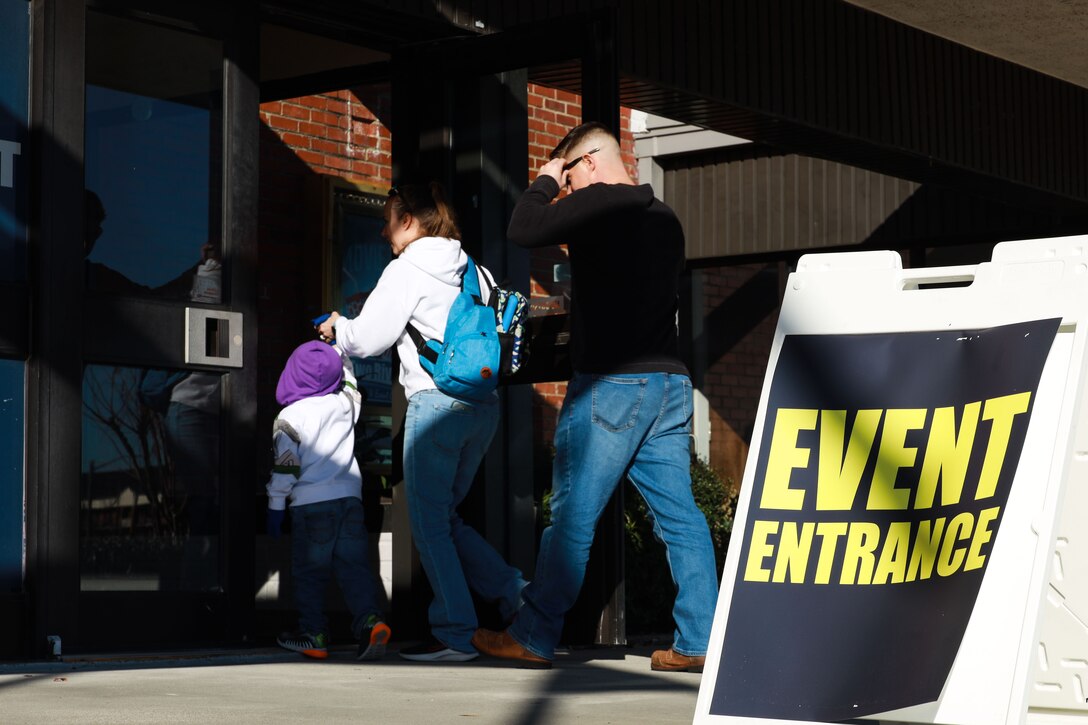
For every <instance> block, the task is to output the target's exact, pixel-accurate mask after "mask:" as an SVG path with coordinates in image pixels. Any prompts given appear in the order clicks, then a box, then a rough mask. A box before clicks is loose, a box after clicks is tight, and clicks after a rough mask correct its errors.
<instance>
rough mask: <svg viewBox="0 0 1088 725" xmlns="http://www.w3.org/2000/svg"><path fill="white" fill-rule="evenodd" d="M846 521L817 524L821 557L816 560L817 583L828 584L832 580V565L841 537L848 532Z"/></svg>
mask: <svg viewBox="0 0 1088 725" xmlns="http://www.w3.org/2000/svg"><path fill="white" fill-rule="evenodd" d="M846 528H847V525H846V524H845V523H841V522H840V523H827V522H824V523H820V524H817V525H816V535H817V536H819V537H820V558H819V560H818V561H817V562H816V583H817V584H827V583H829V582H830V581H831V566H832V565H833V564H834V563H835V550H836V549H837V548H838V546H839V538H840V537H841V536H843V535H844V534H845V533H846Z"/></svg>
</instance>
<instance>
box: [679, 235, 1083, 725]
mask: <svg viewBox="0 0 1088 725" xmlns="http://www.w3.org/2000/svg"><path fill="white" fill-rule="evenodd" d="M1055 318H1057V319H1060V322H1057V323H1056V324H1057V328H1056V334H1054V337H1053V342H1052V344H1051V345H1050V347H1049V350H1046V351H1045V352H1044V354H1045V364H1044V365H1043V368H1042V372H1041V377H1040V378H1039V380H1038V388H1037V390H1036V391H1035V395H1034V400H1033V408H1032V411H1031V415H1030V422H1029V424H1028V425H1027V428H1026V433H1025V434H1023V436H1022V438H1023V444H1022V445H1023V447H1022V449H1021V452H1020V457H1019V465H1018V466H1017V467H1016V468H1015V471H1016V472H1015V477H1014V478H1012V482H1011V486H1010V487H1009V489H1008V499H1007V502H1006V503H1005V506H1004V510H1003V513H1002V519H1001V523H1000V529H999V530H998V531H997V535H996V537H995V538H994V540H993V542H992V548H991V549H990V550H989V558H988V561H987V562H986V565H985V568H984V575H982V576H981V584H980V585H978V592H977V596H976V597H975V601H974V604H973V607H972V608H971V609H970V613H969V619H968V620H967V623H966V626H965V628H963V629H962V640H961V641H960V643H959V646H958V649H957V650H956V651H955V657H954V662H953V663H952V665H951V668H950V670H949V672H948V675H947V678H946V679H945V680H944V684H943V687H942V688H940V691H939V692H940V694H939V696H938V697H936V698H935V699H933V700H932V701H929V702H919V703H917V704H913V705H910V706H908V707H902V708H899V709H896V710H893V711H885V712H879V713H868V714H866V715H864V717H866V718H867V719H872V720H878V721H882V722H919V723H945V724H957V725H959V724H962V725H991V724H998V723H1004V724H1006V725H1008V724H1012V723H1024V722H1026V721H1027V720H1028V711H1029V705H1031V704H1037V705H1039V706H1042V707H1045V708H1047V709H1046V711H1045V712H1046V713H1050V715H1047V714H1044V711H1043V710H1039V715H1038V716H1036V715H1034V714H1033V716H1032V719H1033V720H1038V721H1039V722H1050V720H1047V719H1046V718H1047V717H1050V716H1051V715H1053V716H1054V717H1058V718H1059V720H1060V721H1061V722H1088V704H1086V702H1088V701H1086V699H1085V693H1084V692H1083V689H1084V685H1085V682H1084V681H1083V679H1082V678H1085V677H1088V628H1086V627H1085V623H1088V587H1086V585H1085V579H1086V578H1088V572H1086V571H1074V570H1072V569H1071V567H1069V566H1068V565H1067V566H1065V567H1061V566H1058V567H1056V574H1054V575H1053V576H1058V577H1059V578H1062V581H1060V582H1058V583H1057V584H1056V583H1055V582H1054V581H1050V580H1051V578H1052V572H1051V563H1052V561H1053V560H1054V557H1055V549H1056V546H1055V536H1056V532H1057V528H1058V518H1059V512H1060V511H1061V504H1062V497H1063V491H1064V489H1066V488H1068V487H1070V486H1071V483H1070V482H1076V483H1077V484H1078V485H1077V486H1076V489H1075V490H1076V492H1077V493H1076V496H1070V501H1079V502H1080V504H1078V505H1083V504H1085V503H1088V496H1085V494H1084V491H1083V489H1084V488H1085V483H1086V482H1088V422H1085V421H1084V420H1083V419H1084V418H1085V417H1086V415H1085V412H1086V410H1088V408H1086V406H1085V401H1084V398H1085V395H1086V390H1085V389H1086V386H1085V365H1084V362H1085V345H1086V342H1085V340H1086V335H1085V333H1086V329H1085V327H1086V325H1088V236H1078V237H1061V238H1052V239H1036V240H1023V241H1017V242H1004V243H1001V244H999V245H997V246H996V247H995V249H994V252H993V257H992V260H991V261H990V262H987V263H983V264H979V265H973V266H961V267H945V268H933V269H918V270H908V269H903V268H902V263H901V259H900V257H899V255H898V254H897V253H895V252H890V251H883V252H879V251H878V252H851V253H836V254H809V255H805V256H803V257H802V258H801V259H800V261H799V263H798V266H797V271H796V272H794V273H793V274H792V275H791V276H790V278H789V282H788V285H787V290H786V294H785V297H784V300H783V304H782V309H781V314H780V317H779V322H778V327H777V330H776V333H775V337H774V342H773V344H772V348H771V353H770V359H769V364H768V370H767V374H766V378H765V382H764V386H763V391H762V395H761V398H760V404H759V411H758V414H757V418H756V422H755V431H756V433H755V435H754V438H753V441H752V445H751V448H750V451H749V456H748V465H747V466H746V468H745V473H744V479H743V484H742V488H741V496H740V500H739V501H738V504H737V513H736V518H735V521H734V528H733V531H734V534H733V539H732V541H731V544H730V547H729V551H728V554H727V557H726V562H725V568H724V573H723V577H722V585H721V591H720V594H719V598H718V604H717V610H716V612H715V618H714V626H713V631H712V634H711V642H710V647H709V651H708V655H707V662H706V668H705V671H704V674H703V677H702V681H701V686H700V691H699V698H698V702H697V705H696V712H695V722H696V723H706V724H711V723H722V724H726V723H727V724H730V725H733V724H736V723H749V724H751V725H768V724H769V723H779V724H781V725H785V724H787V723H796V722H824V721H823V720H818V719H802V718H793V717H792V716H789V715H787V716H777V715H776V716H770V717H768V716H764V715H758V716H753V715H751V714H739V715H738V714H728V713H727V714H721V713H722V711H723V710H726V711H728V709H729V708H728V707H723V706H722V705H721V700H720V699H719V700H717V701H716V700H715V697H714V696H715V691H716V689H717V688H719V687H723V689H724V685H723V683H722V682H719V670H721V671H722V672H723V673H725V672H734V671H735V670H730V669H729V668H727V667H722V663H723V662H724V663H726V664H730V662H729V658H730V656H731V655H730V650H729V648H726V650H725V651H724V652H723V643H724V642H725V641H726V637H727V634H728V632H727V623H729V615H730V609H731V603H732V600H733V597H734V594H735V588H736V585H737V582H738V570H740V571H741V572H742V576H745V574H744V572H745V569H744V567H745V566H749V565H750V564H748V563H746V562H742V561H741V557H742V555H743V552H746V551H748V549H749V547H750V545H751V542H750V541H747V540H745V538H744V537H745V532H746V531H747V530H748V519H749V517H750V516H754V515H756V514H758V513H759V510H758V508H759V502H753V501H752V500H751V496H752V491H753V489H754V488H755V487H756V485H755V481H754V477H755V476H756V468H757V467H756V465H754V464H753V462H755V461H758V460H760V455H761V453H764V454H766V453H767V452H766V451H763V447H764V446H767V447H768V448H769V447H770V441H765V440H763V437H764V435H763V432H764V431H765V426H766V424H767V422H768V421H767V415H768V399H769V396H770V393H771V388H772V382H773V381H774V380H775V373H776V368H777V367H778V364H779V358H780V355H781V354H782V350H783V345H784V342H785V341H786V340H787V338H789V337H790V336H801V335H804V336H836V335H842V336H854V335H858V336H863V335H878V334H889V333H890V334H891V335H892V336H895V334H896V333H914V332H920V333H933V332H941V331H963V330H992V329H997V328H1004V327H1006V326H1010V325H1016V324H1021V323H1032V322H1037V321H1042V320H1055ZM935 374H940V371H935ZM772 422H774V421H772ZM764 460H766V459H764ZM762 483H763V482H762V481H761V482H760V484H761V485H762ZM1080 514H1081V516H1080V517H1079V518H1080V520H1082V521H1083V519H1084V516H1085V515H1088V511H1085V510H1082V511H1080ZM1066 518H1067V519H1068V520H1070V521H1075V520H1076V519H1077V517H1076V516H1070V515H1069V512H1066ZM1079 528H1084V526H1083V524H1082V525H1081V526H1080V527H1079ZM1082 543H1084V544H1086V545H1088V541H1084V540H1083V539H1074V540H1071V539H1070V538H1068V536H1067V537H1066V538H1065V540H1064V542H1061V544H1062V546H1064V547H1065V551H1064V554H1063V552H1061V551H1059V558H1058V563H1059V565H1060V564H1061V561H1062V559H1061V557H1062V556H1063V555H1064V558H1065V560H1066V562H1067V563H1068V562H1075V561H1080V562H1083V561H1084V560H1085V552H1084V551H1081V549H1085V548H1088V546H1080V544H1082ZM1060 548H1061V547H1059V549H1060ZM1074 550H1075V551H1074ZM1063 592H1064V594H1063ZM1070 595H1072V596H1070ZM1048 602H1049V604H1050V606H1049V607H1048V606H1047V603H1048ZM738 611H740V610H739V609H738ZM1048 612H1049V613H1048ZM766 616H774V614H773V613H768V614H767V615H766ZM805 616H810V620H809V621H808V622H806V626H808V627H810V628H813V629H814V630H815V629H816V628H819V627H820V626H821V621H820V614H819V612H813V613H811V615H805ZM1053 618H1064V621H1065V624H1067V625H1069V626H1065V625H1064V624H1062V623H1059V624H1058V625H1057V626H1049V625H1048V626H1044V622H1043V620H1044V619H1046V620H1050V619H1053ZM745 624H746V623H745V622H740V621H738V622H734V623H733V624H732V626H733V627H736V628H737V629H738V632H740V631H741V630H742V629H743V628H744V627H745ZM896 624H897V623H896V622H894V621H888V622H887V623H886V625H887V627H889V628H892V627H895V626H896ZM1078 624H1079V627H1080V631H1079V632H1078V631H1077V626H1078ZM1041 632H1051V635H1052V636H1062V637H1065V638H1067V639H1066V641H1064V642H1062V643H1061V645H1060V646H1056V647H1053V648H1052V649H1053V650H1054V651H1055V652H1057V651H1058V650H1061V651H1062V652H1063V654H1062V662H1063V663H1064V664H1066V665H1068V667H1069V668H1071V669H1070V670H1069V671H1067V672H1066V673H1065V675H1064V676H1058V675H1055V676H1053V677H1050V681H1047V682H1043V680H1046V678H1047V677H1048V676H1049V674H1048V672H1046V671H1045V670H1047V666H1046V665H1047V661H1046V653H1047V642H1045V641H1040V636H1041V634H1040V633H1041ZM1055 633H1057V634H1055ZM1070 633H1072V635H1071V634H1070ZM734 634H736V633H734ZM1070 636H1073V639H1072V640H1070V639H1068V638H1069V637H1070ZM1077 637H1079V639H1077ZM735 640H736V637H734V639H733V641H735ZM767 647H768V648H770V652H771V656H772V657H781V658H790V657H792V656H793V651H792V649H793V648H791V647H790V643H789V642H767ZM1078 652H1079V655H1078V654H1077V653H1078ZM790 664H791V665H796V663H790ZM742 669H743V668H742ZM783 670H784V671H785V670H790V671H792V672H796V671H797V670H796V667H795V666H794V667H793V668H792V669H791V668H786V667H784V668H783ZM760 671H761V672H770V671H773V668H771V669H764V670H760ZM1051 674H1052V673H1051ZM1040 677H1042V678H1043V679H1042V680H1040V679H1039V678H1040ZM770 679H771V680H773V679H774V678H773V676H771V677H770ZM1040 683H1042V684H1041V685H1040ZM849 684H850V685H851V686H853V687H854V690H855V691H856V689H857V687H856V686H857V684H858V683H849ZM760 685H761V686H764V687H766V688H767V689H768V691H774V690H776V689H777V692H780V693H784V696H785V697H786V698H787V699H788V694H789V691H790V688H791V687H793V686H794V683H793V682H791V681H778V682H776V681H770V682H767V681H764V682H761V683H760ZM731 686H732V687H733V688H734V691H739V689H740V688H741V685H740V684H733V685H731ZM844 689H847V690H849V689H850V688H849V687H847V688H844ZM1040 693H1041V694H1040ZM1041 695H1042V696H1041ZM774 696H777V695H774ZM712 710H714V712H712ZM859 714H860V713H859ZM1040 718H1041V719H1040ZM1082 718H1083V719H1082ZM1059 720H1054V721H1055V722H1057V721H1059ZM835 721H840V722H841V720H835Z"/></svg>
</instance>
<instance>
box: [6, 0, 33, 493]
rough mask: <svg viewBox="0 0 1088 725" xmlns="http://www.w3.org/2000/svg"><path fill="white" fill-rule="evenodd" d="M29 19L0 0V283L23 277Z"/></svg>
mask: <svg viewBox="0 0 1088 725" xmlns="http://www.w3.org/2000/svg"><path fill="white" fill-rule="evenodd" d="M29 19H30V17H29V14H28V13H27V3H25V2H9V1H7V0H4V1H0V281H4V282H11V281H23V280H25V279H26V214H27V208H28V207H27V200H28V199H29V198H30V196H29V194H28V193H27V192H28V191H29V186H30V184H29V182H30V178H29V176H28V174H27V172H28V170H29V169H30V166H29V158H30V144H29V134H28V132H27V111H28V109H29V98H30V94H29V92H28V89H29V84H28V80H29V77H30V76H29V73H27V64H28V63H29V59H30V52H29V50H30V25H29ZM20 510H21V509H20Z"/></svg>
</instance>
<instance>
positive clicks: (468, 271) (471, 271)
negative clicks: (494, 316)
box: [461, 254, 483, 305]
mask: <svg viewBox="0 0 1088 725" xmlns="http://www.w3.org/2000/svg"><path fill="white" fill-rule="evenodd" d="M465 257H466V259H467V260H468V261H467V266H466V267H465V276H464V277H462V278H461V291H463V292H467V293H468V294H470V295H472V297H473V298H474V299H475V300H476V304H478V305H482V304H483V301H482V300H483V298H482V297H481V296H480V278H479V275H478V274H477V273H476V263H475V262H474V261H472V257H469V256H468V255H467V254H466V255H465Z"/></svg>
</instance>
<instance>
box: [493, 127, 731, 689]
mask: <svg viewBox="0 0 1088 725" xmlns="http://www.w3.org/2000/svg"><path fill="white" fill-rule="evenodd" d="M551 156H552V160H551V161H549V162H548V163H546V164H545V165H544V166H542V167H541V168H540V172H539V174H538V176H537V178H536V181H534V182H533V184H532V186H530V187H529V189H528V191H526V192H525V193H524V194H523V195H522V197H521V199H520V200H519V201H518V204H517V206H516V207H515V209H514V214H513V217H512V218H511V220H510V227H509V229H508V231H507V234H508V236H509V238H510V240H511V241H513V242H514V243H515V244H518V245H519V246H523V247H539V246H545V245H549V244H566V245H568V250H569V254H570V266H571V346H572V351H571V360H572V364H573V368H574V377H573V378H572V380H571V381H570V383H569V385H568V386H567V395H566V399H565V400H564V401H563V408H562V410H561V411H560V414H559V420H558V422H557V426H556V433H555V448H556V457H555V462H554V466H553V475H552V500H551V501H552V502H551V507H552V524H551V526H549V527H548V528H547V529H546V530H545V531H544V535H543V537H542V538H541V542H540V555H539V557H538V559H537V565H536V576H535V578H534V579H533V581H532V583H530V584H529V585H528V586H527V587H526V588H525V589H524V590H523V593H522V596H523V600H524V605H523V606H522V608H521V611H520V612H519V613H518V616H517V618H516V620H515V621H514V623H513V624H512V625H511V626H510V628H509V629H507V630H506V631H505V632H489V631H487V630H478V631H477V633H476V636H475V637H474V638H473V644H474V645H475V646H476V648H477V649H479V650H480V651H482V652H485V653H487V654H491V655H494V656H497V657H504V658H508V659H514V660H518V661H520V662H521V663H522V664H523V665H524V666H529V667H540V668H547V667H550V666H551V660H552V658H553V657H554V653H555V646H556V644H557V642H558V640H559V636H560V633H561V631H562V628H563V618H564V616H565V615H566V613H567V610H569V609H570V608H571V606H573V604H574V602H575V600H576V599H577V597H578V592H579V591H580V590H581V587H582V581H583V578H584V576H585V568H586V562H587V560H588V558H589V549H590V545H591V544H592V543H593V534H594V531H595V529H596V526H597V520H598V519H599V518H600V515H601V512H602V510H603V509H604V507H605V505H606V504H607V503H608V500H609V498H610V497H611V496H612V493H613V492H614V491H615V489H616V486H618V485H619V483H620V481H621V480H622V479H623V477H624V476H627V477H628V478H630V479H631V482H632V483H633V484H634V485H635V487H636V488H637V489H638V491H639V493H640V494H641V495H642V497H643V499H645V501H646V505H647V507H648V508H649V510H650V512H651V516H652V517H653V520H654V522H655V528H656V530H657V532H658V533H659V535H660V537H661V539H662V540H663V541H664V543H665V546H666V547H667V549H668V560H669V563H670V567H671V569H672V578H673V582H674V583H675V585H676V587H677V595H676V602H675V604H674V606H673V619H674V620H675V622H676V632H675V634H674V638H673V645H672V647H670V648H669V649H667V650H659V651H657V652H654V654H653V657H652V659H651V667H652V668H653V669H655V670H686V671H693V672H700V671H702V667H703V661H704V659H705V655H706V650H707V644H708V640H709V638H710V625H711V621H712V620H713V617H714V605H715V601H716V598H717V593H718V581H717V575H716V568H715V564H714V549H713V546H712V544H711V541H710V532H709V530H708V529H707V525H706V519H705V518H704V517H703V515H702V513H701V512H700V511H699V509H698V507H696V505H695V500H694V498H693V497H692V493H691V474H690V465H691V459H690V442H689V438H690V432H691V413H692V389H691V380H690V378H689V377H688V373H687V368H686V367H685V366H684V363H683V362H682V361H681V360H680V358H679V356H678V354H677V330H676V311H677V286H678V280H679V275H680V272H681V270H682V268H683V263H684V232H683V229H682V228H681V226H680V222H679V220H678V219H677V218H676V215H675V214H674V213H673V211H672V210H671V209H669V207H667V206H666V205H665V204H663V203H661V202H660V201H659V200H657V199H655V198H654V195H653V189H652V188H651V187H650V186H649V185H645V184H644V185H641V186H639V185H636V184H635V183H634V182H633V181H632V180H631V177H630V176H629V175H628V173H627V170H626V168H625V167H624V165H623V159H622V157H621V155H620V147H619V144H618V143H617V141H616V138H615V137H614V136H613V135H612V133H611V132H610V131H609V130H608V129H607V128H606V127H605V126H603V125H601V124H597V123H589V124H583V125H581V126H578V127H577V128H574V129H573V130H571V132H570V133H568V134H567V136H566V137H565V138H564V139H563V140H562V141H561V142H560V143H559V145H558V146H556V148H555V150H554V151H552V154H551ZM564 185H566V186H567V187H568V189H569V192H570V193H568V194H567V196H566V197H564V198H563V199H561V200H560V201H558V202H557V203H554V204H553V203H552V200H553V199H555V197H556V196H558V195H559V192H560V190H561V189H562V188H563V186H564Z"/></svg>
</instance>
